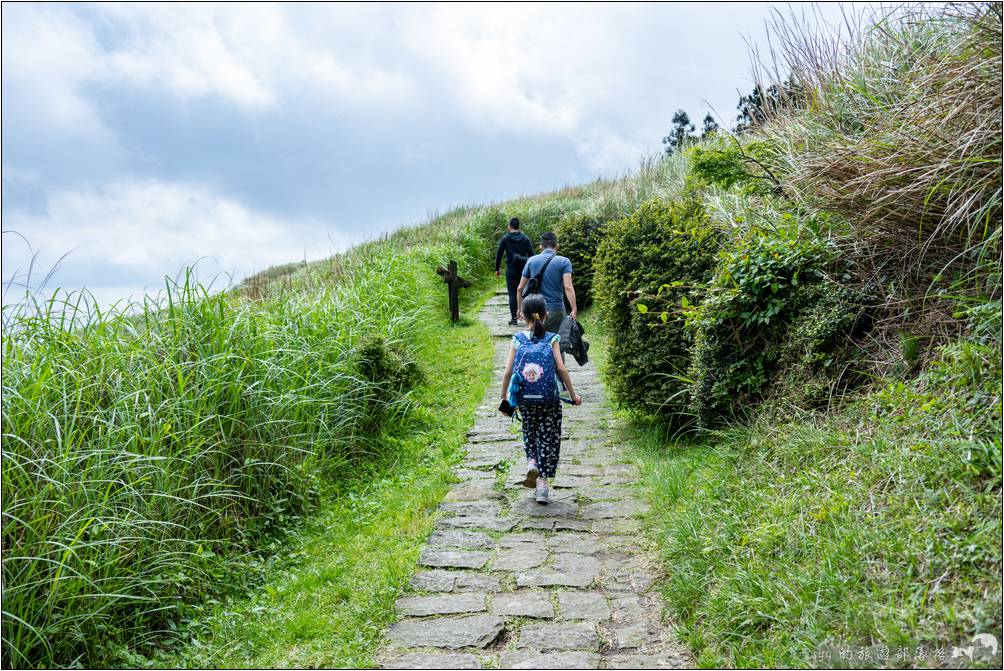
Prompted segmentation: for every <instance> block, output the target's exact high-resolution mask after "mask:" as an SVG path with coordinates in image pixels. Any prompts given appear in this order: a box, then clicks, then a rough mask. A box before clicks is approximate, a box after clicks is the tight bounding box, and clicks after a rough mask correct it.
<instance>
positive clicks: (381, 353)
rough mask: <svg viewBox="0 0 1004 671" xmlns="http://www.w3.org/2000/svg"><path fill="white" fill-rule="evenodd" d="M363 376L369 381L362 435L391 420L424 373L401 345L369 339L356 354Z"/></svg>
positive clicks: (376, 337) (375, 337) (376, 338)
mask: <svg viewBox="0 0 1004 671" xmlns="http://www.w3.org/2000/svg"><path fill="white" fill-rule="evenodd" d="M357 357H358V359H357V360H358V367H359V374H360V376H361V377H362V378H363V379H364V380H366V382H367V384H366V385H365V387H364V389H365V393H366V397H365V399H364V400H363V404H364V407H365V409H366V413H365V420H364V421H363V429H362V430H363V432H364V433H368V432H377V431H380V430H381V429H382V428H383V425H384V424H385V423H386V421H387V419H388V417H390V416H392V415H393V414H394V413H395V412H397V411H399V410H401V409H402V408H403V407H404V405H405V403H406V400H405V396H406V394H407V393H408V392H409V391H410V390H411V389H413V388H414V387H415V385H416V384H417V383H418V382H420V381H421V379H422V372H421V370H420V369H419V367H418V364H417V363H416V362H415V360H414V358H413V357H412V356H411V355H410V354H409V353H408V352H407V351H406V350H405V349H404V347H403V346H402V345H401V344H400V343H395V344H390V343H388V342H387V340H386V339H385V338H384V337H383V336H380V335H372V336H369V337H368V338H367V339H366V341H365V342H363V344H362V346H361V347H360V348H359V351H358V353H357Z"/></svg>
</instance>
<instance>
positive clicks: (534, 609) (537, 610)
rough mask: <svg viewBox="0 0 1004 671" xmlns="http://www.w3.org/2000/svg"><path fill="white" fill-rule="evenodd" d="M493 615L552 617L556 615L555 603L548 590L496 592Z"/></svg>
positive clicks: (493, 600)
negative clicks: (549, 596)
mask: <svg viewBox="0 0 1004 671" xmlns="http://www.w3.org/2000/svg"><path fill="white" fill-rule="evenodd" d="M491 612H492V614H493V615H510V616H520V617H534V618H542V619H551V618H553V617H554V604H553V603H551V599H549V598H548V595H547V593H546V592H538V591H531V590H520V591H518V592H508V593H503V594H496V595H495V598H494V599H492V608H491Z"/></svg>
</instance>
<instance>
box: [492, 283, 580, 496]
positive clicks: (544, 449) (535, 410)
mask: <svg viewBox="0 0 1004 671" xmlns="http://www.w3.org/2000/svg"><path fill="white" fill-rule="evenodd" d="M522 308H523V309H522V312H523V317H524V319H525V321H526V322H527V325H528V326H529V327H530V329H529V330H528V331H526V332H520V333H517V334H516V335H514V336H513V339H512V347H510V348H509V359H508V360H507V361H506V366H505V373H504V374H503V375H502V400H503V401H505V400H507V399H508V396H509V383H510V382H511V381H512V379H513V366H514V365H515V367H516V376H517V379H518V381H519V385H520V392H518V393H517V394H516V399H515V400H517V401H518V402H519V408H520V411H521V412H522V415H523V451H524V452H525V453H526V480H524V481H523V486H524V487H528V488H530V489H535V490H536V494H535V498H536V501H537V503H541V504H546V503H548V501H549V499H548V494H549V493H548V488H547V481H548V480H550V479H551V478H553V477H554V475H555V472H556V471H557V469H558V455H559V453H560V451H561V399H560V398H559V396H558V389H557V382H556V381H554V379H553V375H552V374H550V370H551V369H552V366H551V365H549V364H551V361H548V360H546V350H547V348H548V346H549V349H550V354H551V358H552V360H553V371H554V373H557V375H558V376H559V377H560V378H561V381H562V382H563V383H564V384H565V388H566V389H567V390H568V393H569V395H570V396H571V397H572V401H573V402H574V403H575V405H581V404H582V397H581V396H579V395H578V394H576V393H575V390H574V389H573V388H572V379H571V378H570V377H569V376H568V369H566V368H565V363H564V361H562V359H561V350H560V348H559V345H558V341H559V340H560V337H559V336H558V334H557V333H549V332H547V331H546V330H545V329H544V321H545V320H546V319H547V304H546V303H545V302H544V297H543V296H541V295H540V294H533V295H531V296H527V297H526V298H525V299H524V300H523V306H522ZM541 356H543V357H545V359H543V360H541V359H540V357H541ZM542 364H543V365H542ZM548 378H550V379H548ZM552 385H553V386H552Z"/></svg>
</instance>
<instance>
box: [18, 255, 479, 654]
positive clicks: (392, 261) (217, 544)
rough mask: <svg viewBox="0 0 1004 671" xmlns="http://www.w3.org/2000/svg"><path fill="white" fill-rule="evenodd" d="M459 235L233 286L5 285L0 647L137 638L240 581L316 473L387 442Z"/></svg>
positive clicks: (81, 645) (383, 449) (317, 489)
mask: <svg viewBox="0 0 1004 671" xmlns="http://www.w3.org/2000/svg"><path fill="white" fill-rule="evenodd" d="M479 244H485V243H484V242H483V241H481V242H479V239H478V238H477V237H475V236H469V237H468V238H467V240H465V241H461V242H459V243H458V242H454V243H452V244H451V243H448V242H444V243H442V244H440V245H437V246H431V245H430V246H425V247H422V248H408V247H405V246H403V245H392V244H389V243H383V244H381V245H370V246H368V247H365V248H361V249H358V250H354V251H353V252H352V253H351V254H350V255H348V257H347V258H346V259H343V260H342V261H341V266H340V268H341V270H342V271H343V273H342V275H341V276H339V277H332V276H330V275H328V274H326V271H327V269H328V266H327V265H326V264H322V265H321V266H320V267H319V268H318V267H315V268H302V267H301V268H300V269H299V270H297V273H300V275H297V276H289V275H287V276H284V277H281V278H279V280H281V281H280V283H279V284H277V285H268V284H263V285H261V286H259V287H258V292H257V295H256V296H254V297H253V299H248V298H247V297H246V296H242V295H241V294H240V293H235V292H228V293H222V294H216V295H211V294H210V293H209V292H208V291H207V290H206V289H205V288H203V287H201V286H197V285H194V284H184V285H182V286H175V287H171V288H170V291H169V293H168V294H167V296H166V297H165V299H164V300H163V301H162V302H159V303H157V302H151V301H148V302H146V303H145V304H143V305H134V306H123V307H122V308H120V309H115V310H111V311H108V312H98V311H97V310H95V309H90V308H88V306H86V305H83V304H77V303H76V302H74V301H73V300H72V297H71V300H70V301H69V302H68V301H67V299H66V298H62V299H53V300H52V301H50V302H48V303H45V304H41V305H39V304H33V303H32V302H31V301H30V300H26V301H25V302H22V303H20V304H15V305H7V306H4V356H3V386H4V388H3V417H2V421H3V483H2V494H3V519H4V523H3V531H2V538H3V550H4V558H3V584H4V600H3V658H4V664H5V665H10V666H20V667H24V666H36V665H38V666H67V665H71V666H72V665H84V666H102V665H106V664H107V665H116V664H120V663H122V662H123V660H135V659H141V658H142V656H143V655H146V654H151V653H152V652H153V651H156V650H157V649H158V648H160V647H161V646H162V645H163V644H164V643H165V642H166V641H169V640H170V639H172V638H175V637H176V636H177V633H176V632H177V631H178V630H179V629H181V628H183V627H184V625H185V623H186V622H187V621H188V620H189V619H190V617H191V613H192V611H193V609H194V610H196V611H197V610H198V605H199V604H200V603H203V602H205V601H207V600H208V601H209V602H210V603H211V602H212V601H213V600H219V599H222V598H223V597H225V596H226V595H228V594H232V593H235V592H236V593H239V592H241V591H242V590H245V589H247V588H248V587H249V586H250V585H253V584H254V582H255V580H256V579H257V575H258V573H259V570H260V569H261V567H262V566H267V565H268V564H270V563H272V562H274V561H275V559H274V555H279V554H282V540H283V535H284V534H286V533H288V532H289V531H290V530H292V529H295V528H296V527H297V525H298V524H299V523H300V520H301V519H302V518H303V515H304V514H306V513H309V512H310V511H311V510H313V509H315V508H316V506H317V504H318V501H319V496H320V494H321V492H322V491H323V492H326V493H328V496H329V497H335V496H336V495H337V492H338V490H339V487H340V486H341V484H340V483H341V481H342V480H343V479H344V478H346V477H347V474H349V473H353V472H354V471H355V469H356V468H358V467H359V465H360V464H368V463H371V462H374V463H384V462H386V461H387V460H388V459H401V458H403V456H402V455H405V454H407V453H408V452H407V450H404V451H402V450H400V449H392V448H394V445H395V440H394V439H395V437H396V439H397V440H407V439H408V437H409V436H410V435H411V434H410V433H409V430H410V428H411V427H413V426H415V425H416V414H415V411H414V410H413V406H414V405H415V403H416V402H417V396H415V394H416V390H417V387H416V384H417V383H418V381H419V380H420V378H421V375H420V374H419V368H420V366H416V363H420V361H421V358H422V356H423V352H424V351H425V350H426V349H428V347H429V343H431V342H434V341H433V338H434V335H433V334H434V333H436V332H437V330H439V329H441V328H442V326H443V324H444V320H445V316H444V315H445V314H446V292H445V290H444V289H443V287H442V284H441V282H440V281H439V278H438V277H437V276H436V274H435V272H434V269H435V266H436V264H437V263H442V262H443V260H445V258H447V257H449V256H457V257H459V258H469V257H471V256H472V255H473V254H472V252H471V251H469V250H470V249H471V248H473V247H477V245H479ZM470 277H471V278H472V279H475V280H476V279H477V275H476V274H473V275H470ZM477 295H478V294H477V290H474V291H473V292H471V298H473V297H475V296H477ZM433 372H435V371H434V369H433ZM402 432H403V433H402ZM255 555H257V556H255Z"/></svg>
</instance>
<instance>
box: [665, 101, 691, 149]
mask: <svg viewBox="0 0 1004 671" xmlns="http://www.w3.org/2000/svg"><path fill="white" fill-rule="evenodd" d="M693 132H694V124H692V123H690V115H689V114H687V113H686V112H684V111H683V110H682V109H681V110H676V114H674V115H673V128H672V130H670V131H669V135H667V136H666V137H664V138H662V144H663V145H664V146H665V147H666V154H667V155H670V154H672V153H674V152H676V151H679V150H680V149H682V148H683V146H684V145H685V144H687V142H688V141H689V140H692V139H694V137H695V136H694V135H693Z"/></svg>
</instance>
